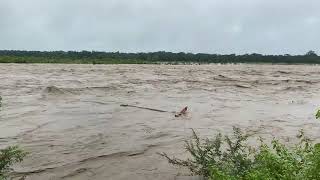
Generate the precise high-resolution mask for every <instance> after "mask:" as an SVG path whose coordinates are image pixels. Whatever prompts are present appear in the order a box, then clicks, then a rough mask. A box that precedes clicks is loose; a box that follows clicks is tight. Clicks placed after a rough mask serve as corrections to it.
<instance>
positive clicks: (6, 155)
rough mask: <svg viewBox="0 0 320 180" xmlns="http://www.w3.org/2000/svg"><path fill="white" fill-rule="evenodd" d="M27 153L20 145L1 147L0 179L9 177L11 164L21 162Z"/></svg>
mask: <svg viewBox="0 0 320 180" xmlns="http://www.w3.org/2000/svg"><path fill="white" fill-rule="evenodd" d="M1 105H2V97H1V96H0V107H1ZM26 155H27V153H26V152H24V151H23V150H22V149H20V148H19V147H18V146H9V147H7V148H5V149H0V180H5V179H8V178H9V173H10V171H11V168H10V167H11V166H12V165H13V164H14V163H18V162H21V161H22V160H23V158H24V157H25V156H26Z"/></svg>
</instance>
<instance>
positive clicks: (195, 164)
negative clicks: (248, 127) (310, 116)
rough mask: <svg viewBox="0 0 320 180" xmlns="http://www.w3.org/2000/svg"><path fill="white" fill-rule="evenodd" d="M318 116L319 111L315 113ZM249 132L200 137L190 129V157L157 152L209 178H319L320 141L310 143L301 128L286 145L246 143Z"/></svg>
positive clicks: (172, 162) (293, 179) (251, 179)
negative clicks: (290, 142) (254, 144)
mask: <svg viewBox="0 0 320 180" xmlns="http://www.w3.org/2000/svg"><path fill="white" fill-rule="evenodd" d="M316 117H317V118H320V110H319V111H318V112H317V114H316ZM248 137H249V135H246V134H244V133H243V132H241V130H240V129H239V128H234V134H233V136H232V137H229V136H222V134H220V133H219V134H218V135H216V136H215V137H214V138H213V139H205V140H201V139H200V138H199V137H198V135H197V134H196V133H195V132H194V131H193V138H192V139H191V140H189V141H186V142H185V144H186V150H187V152H188V153H189V154H190V157H191V158H189V159H187V160H183V159H178V158H174V157H173V158H172V157H169V156H168V155H167V154H166V153H161V154H160V155H161V156H163V157H165V158H167V159H168V161H169V163H171V164H174V165H178V166H184V167H187V168H188V169H189V170H190V171H191V172H192V174H194V175H200V176H203V177H205V178H208V179H212V180H238V179H239V180H265V179H268V180H279V179H285V180H301V179H305V180H314V179H320V171H319V168H320V143H312V142H311V140H310V139H308V138H307V137H305V135H304V133H303V131H300V132H299V134H298V135H297V138H298V139H299V143H297V144H296V145H294V146H289V145H286V144H284V143H281V142H280V141H279V140H277V139H275V138H274V139H273V140H272V141H271V142H270V143H265V141H263V140H262V139H261V138H260V145H259V146H258V147H252V146H249V145H248V143H247V140H248Z"/></svg>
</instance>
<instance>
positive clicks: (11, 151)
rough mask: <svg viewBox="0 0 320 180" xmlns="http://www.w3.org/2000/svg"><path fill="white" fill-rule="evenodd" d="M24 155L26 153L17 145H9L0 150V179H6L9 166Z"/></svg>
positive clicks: (19, 160) (20, 159)
mask: <svg viewBox="0 0 320 180" xmlns="http://www.w3.org/2000/svg"><path fill="white" fill-rule="evenodd" d="M25 156H26V153H25V152H24V151H22V150H21V149H20V148H19V147H18V146H10V147H8V148H5V149H2V150H0V180H4V179H7V178H8V173H9V172H10V170H11V169H10V166H12V165H13V164H14V163H17V162H21V161H22V160H23V158H24V157H25Z"/></svg>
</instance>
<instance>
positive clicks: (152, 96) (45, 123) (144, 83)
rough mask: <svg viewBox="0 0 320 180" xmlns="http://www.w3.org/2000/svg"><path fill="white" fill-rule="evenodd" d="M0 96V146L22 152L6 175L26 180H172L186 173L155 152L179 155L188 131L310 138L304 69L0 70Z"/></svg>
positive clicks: (308, 74)
mask: <svg viewBox="0 0 320 180" xmlns="http://www.w3.org/2000/svg"><path fill="white" fill-rule="evenodd" d="M0 95H1V96H2V98H3V107H2V108H1V112H0V148H3V147H6V146H8V145H15V144H19V145H20V146H21V147H22V148H23V149H25V150H26V151H28V152H29V155H28V156H27V157H26V159H25V160H24V161H23V162H22V163H21V164H18V165H16V166H14V171H15V173H14V176H15V177H17V178H18V177H21V176H26V179H30V180H45V179H76V180H77V179H79V180H80V179H81V180H84V179H88V180H89V179H91V180H92V179H99V180H100V179H101V180H105V179H110V180H127V179H137V180H149V179H150V180H155V179H158V180H174V179H175V177H176V176H177V175H184V174H187V173H188V172H187V171H186V170H185V169H181V168H177V167H173V166H171V165H169V164H168V162H167V160H166V159H164V158H162V157H160V156H159V155H158V154H157V152H167V153H168V154H169V155H171V156H175V157H184V156H185V155H186V153H185V151H184V149H183V147H184V144H183V140H185V139H188V138H190V136H191V128H193V129H194V130H195V131H196V132H198V133H199V134H200V135H201V136H202V137H207V136H210V135H214V134H216V133H217V132H222V133H226V134H228V133H231V132H232V126H238V127H240V128H242V129H243V130H246V131H248V132H251V133H252V134H254V135H255V136H257V137H258V136H262V137H266V138H269V137H271V136H276V137H278V138H280V139H282V140H284V141H287V142H291V140H292V141H294V139H295V135H296V134H297V132H298V130H299V129H301V128H303V129H305V131H306V134H307V135H308V136H309V137H311V138H312V139H315V140H317V139H320V121H316V120H315V118H314V113H315V110H316V109H317V107H319V106H320V66H314V65H176V66H173V65H56V64H0ZM121 104H129V105H134V106H142V107H148V108H154V109H159V110H163V111H168V112H156V111H151V110H148V109H140V108H135V107H121V106H120V105H121ZM185 106H188V107H189V109H188V113H187V114H186V115H184V116H181V117H175V116H174V111H179V110H181V109H182V108H183V107H185Z"/></svg>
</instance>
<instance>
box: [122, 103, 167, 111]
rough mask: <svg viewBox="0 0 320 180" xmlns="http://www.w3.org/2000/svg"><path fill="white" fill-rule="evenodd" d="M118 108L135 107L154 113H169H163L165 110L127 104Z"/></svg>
mask: <svg viewBox="0 0 320 180" xmlns="http://www.w3.org/2000/svg"><path fill="white" fill-rule="evenodd" d="M120 106H122V107H135V108H139V109H146V110H150V111H156V112H169V111H165V110H160V109H154V108H148V107H141V106H135V105H129V104H121V105H120Z"/></svg>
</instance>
